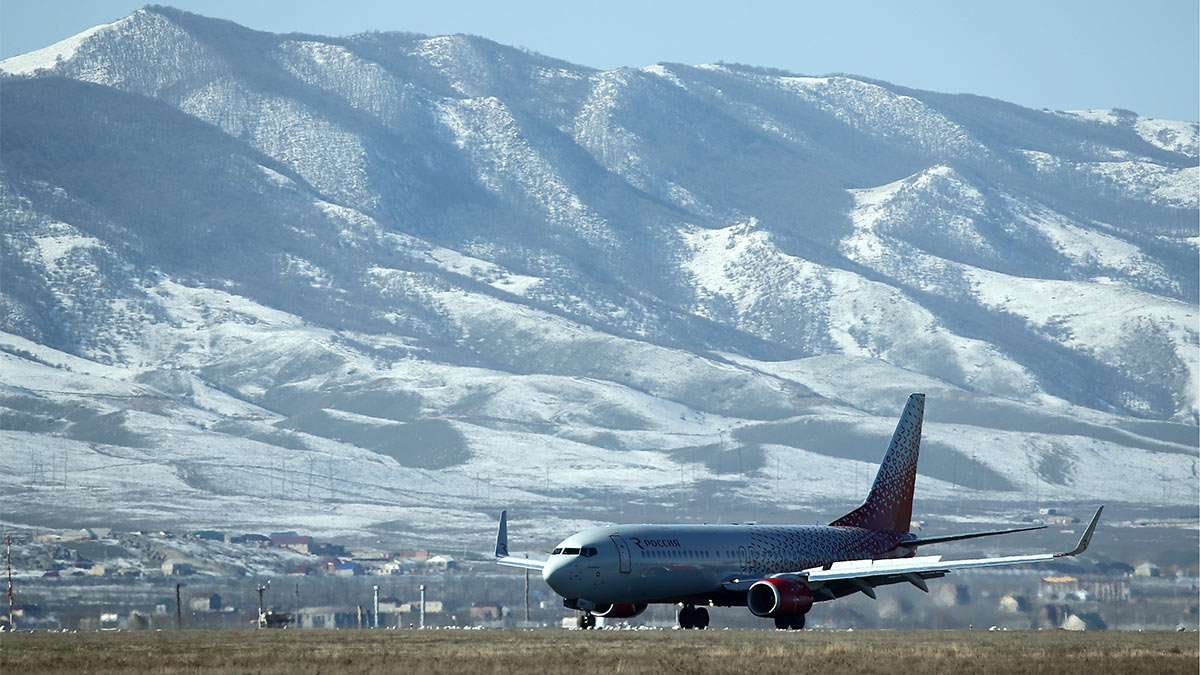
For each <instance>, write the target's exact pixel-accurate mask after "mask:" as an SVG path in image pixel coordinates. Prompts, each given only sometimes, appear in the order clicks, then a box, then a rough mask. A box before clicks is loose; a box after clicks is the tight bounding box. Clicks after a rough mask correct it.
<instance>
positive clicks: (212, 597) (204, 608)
mask: <svg viewBox="0 0 1200 675" xmlns="http://www.w3.org/2000/svg"><path fill="white" fill-rule="evenodd" d="M188 609H190V610H192V611H193V612H219V611H221V596H220V595H218V594H216V593H205V594H201V595H193V596H192V597H191V599H189V600H188Z"/></svg>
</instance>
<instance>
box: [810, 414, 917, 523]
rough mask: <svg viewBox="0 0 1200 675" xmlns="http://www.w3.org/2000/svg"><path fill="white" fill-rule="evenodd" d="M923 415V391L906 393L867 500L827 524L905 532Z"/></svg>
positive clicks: (910, 505) (909, 510) (910, 520)
mask: <svg viewBox="0 0 1200 675" xmlns="http://www.w3.org/2000/svg"><path fill="white" fill-rule="evenodd" d="M924 415H925V394H912V395H911V396H909V397H908V404H907V405H905V406H904V413H903V414H901V415H900V422H899V423H897V424H896V432H895V433H893V434H892V442H891V443H890V444H888V449H887V454H885V455H884V456H883V462H882V463H880V465H879V473H877V474H876V475H875V483H874V484H872V485H871V492H870V494H868V495H867V500H866V501H865V502H863V503H862V506H860V507H858V508H857V509H854V510H853V511H851V512H850V513H847V514H846V515H844V516H842V517H841V518H838V519H837V520H835V521H833V522H832V523H830V525H841V526H845V527H865V528H869V529H872V530H894V531H896V532H908V525H909V523H910V522H912V500H913V487H914V486H915V485H916V482H917V454H918V453H919V452H920V450H921V419H922V418H923V417H924Z"/></svg>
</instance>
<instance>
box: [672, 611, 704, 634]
mask: <svg viewBox="0 0 1200 675" xmlns="http://www.w3.org/2000/svg"><path fill="white" fill-rule="evenodd" d="M676 618H677V619H679V627H680V628H683V629H684V630H689V629H692V628H698V629H700V630H704V629H705V628H708V610H707V609H705V608H704V607H694V606H692V605H684V606H683V607H680V608H679V614H678V615H677V617H676Z"/></svg>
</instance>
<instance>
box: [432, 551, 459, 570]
mask: <svg viewBox="0 0 1200 675" xmlns="http://www.w3.org/2000/svg"><path fill="white" fill-rule="evenodd" d="M425 566H426V567H428V568H430V569H434V570H440V571H443V572H444V571H446V570H448V569H452V568H453V567H454V566H455V562H454V558H451V557H450V556H447V555H435V556H433V557H432V558H430V559H428V560H426V561H425Z"/></svg>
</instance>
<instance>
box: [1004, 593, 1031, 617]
mask: <svg viewBox="0 0 1200 675" xmlns="http://www.w3.org/2000/svg"><path fill="white" fill-rule="evenodd" d="M1000 611H1002V612H1008V613H1010V614H1019V613H1023V612H1028V611H1029V601H1028V600H1026V599H1025V596H1023V595H1016V594H1014V593H1009V594H1007V595H1005V596H1004V597H1002V598H1000Z"/></svg>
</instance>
